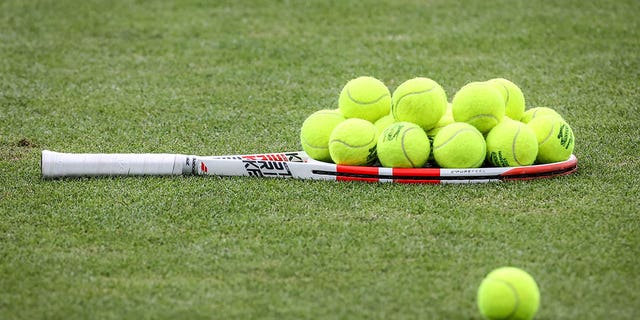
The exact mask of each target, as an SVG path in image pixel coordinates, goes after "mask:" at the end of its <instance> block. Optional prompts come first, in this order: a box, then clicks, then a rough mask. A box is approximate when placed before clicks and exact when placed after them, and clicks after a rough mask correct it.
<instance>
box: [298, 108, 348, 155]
mask: <svg viewBox="0 0 640 320" xmlns="http://www.w3.org/2000/svg"><path fill="white" fill-rule="evenodd" d="M344 120H345V119H344V116H342V113H340V111H338V110H328V109H323V110H319V111H316V112H314V113H312V114H311V115H310V116H309V117H307V118H306V119H305V120H304V122H303V123H302V127H301V128H300V144H302V150H304V152H306V153H307V155H309V157H311V158H312V159H315V160H319V161H326V162H329V161H331V155H330V154H329V136H330V135H331V131H333V129H334V128H335V127H336V126H337V125H338V124H339V123H340V122H342V121H344Z"/></svg>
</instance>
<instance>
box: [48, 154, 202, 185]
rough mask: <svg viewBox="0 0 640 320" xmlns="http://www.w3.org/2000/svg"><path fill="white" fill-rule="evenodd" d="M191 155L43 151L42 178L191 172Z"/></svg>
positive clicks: (161, 174) (185, 173) (156, 174)
mask: <svg viewBox="0 0 640 320" xmlns="http://www.w3.org/2000/svg"><path fill="white" fill-rule="evenodd" d="M194 160H195V159H194V157H190V156H186V155H182V154H161V153H141V154H133V153H112V154H89V153H59V152H53V151H48V150H43V151H42V160H41V169H42V177H43V178H61V177H83V176H86V177H92V176H170V175H190V174H191V173H192V172H193V169H192V166H193V162H194Z"/></svg>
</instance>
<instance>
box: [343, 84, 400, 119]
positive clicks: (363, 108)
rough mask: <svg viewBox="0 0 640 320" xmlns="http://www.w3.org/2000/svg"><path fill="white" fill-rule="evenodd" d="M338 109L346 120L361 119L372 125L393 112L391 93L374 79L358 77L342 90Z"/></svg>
mask: <svg viewBox="0 0 640 320" xmlns="http://www.w3.org/2000/svg"><path fill="white" fill-rule="evenodd" d="M338 108H339V109H340V112H342V114H343V115H344V117H345V118H360V119H364V120H367V121H370V122H371V123H373V122H375V121H376V120H378V119H380V118H382V117H383V116H385V115H387V114H389V113H390V112H391V93H390V92H389V88H387V86H386V85H385V84H384V83H382V81H380V80H378V79H376V78H374V77H358V78H355V79H352V80H350V81H349V82H347V84H346V85H345V86H344V87H343V88H342V91H341V92H340V97H339V99H338Z"/></svg>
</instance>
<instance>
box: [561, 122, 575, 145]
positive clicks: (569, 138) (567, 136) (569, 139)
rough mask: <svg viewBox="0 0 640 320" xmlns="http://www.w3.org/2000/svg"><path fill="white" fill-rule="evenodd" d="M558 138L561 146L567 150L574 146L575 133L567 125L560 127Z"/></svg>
mask: <svg viewBox="0 0 640 320" xmlns="http://www.w3.org/2000/svg"><path fill="white" fill-rule="evenodd" d="M557 138H558V140H560V145H561V146H563V147H564V148H565V149H569V147H570V146H571V145H573V132H572V131H571V128H569V126H568V125H566V124H562V125H561V126H560V130H559V131H558V136H557Z"/></svg>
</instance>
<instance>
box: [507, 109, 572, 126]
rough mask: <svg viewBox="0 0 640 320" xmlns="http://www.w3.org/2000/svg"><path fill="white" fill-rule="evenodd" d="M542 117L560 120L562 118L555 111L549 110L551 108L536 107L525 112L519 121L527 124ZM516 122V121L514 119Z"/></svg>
mask: <svg viewBox="0 0 640 320" xmlns="http://www.w3.org/2000/svg"><path fill="white" fill-rule="evenodd" d="M544 116H556V117H560V118H562V116H561V115H560V114H559V113H558V112H557V111H555V110H553V109H551V108H547V107H536V108H531V109H529V110H527V111H525V113H524V114H522V117H521V118H520V121H522V122H524V123H529V121H531V120H533V119H535V118H537V117H544ZM514 120H517V119H514Z"/></svg>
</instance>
